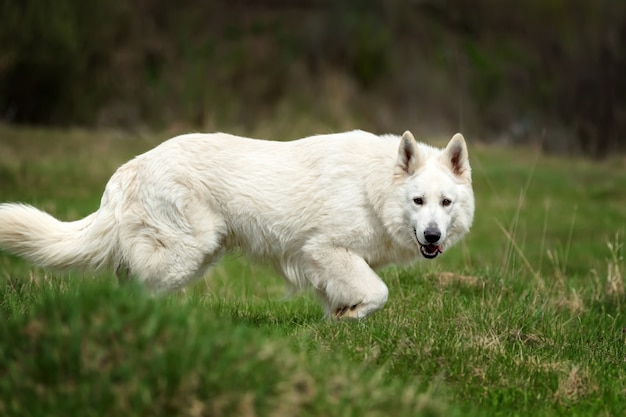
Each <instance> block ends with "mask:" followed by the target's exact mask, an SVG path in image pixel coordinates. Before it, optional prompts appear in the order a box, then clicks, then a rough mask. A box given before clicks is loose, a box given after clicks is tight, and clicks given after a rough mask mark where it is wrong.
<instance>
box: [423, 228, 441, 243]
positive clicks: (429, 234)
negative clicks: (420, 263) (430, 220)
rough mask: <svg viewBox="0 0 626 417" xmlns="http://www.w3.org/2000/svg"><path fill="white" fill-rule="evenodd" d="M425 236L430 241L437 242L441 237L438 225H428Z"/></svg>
mask: <svg viewBox="0 0 626 417" xmlns="http://www.w3.org/2000/svg"><path fill="white" fill-rule="evenodd" d="M424 238H425V239H426V242H428V243H436V242H438V241H439V238H441V231H440V230H439V228H438V227H437V226H428V227H427V228H426V230H424Z"/></svg>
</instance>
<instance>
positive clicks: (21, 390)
mask: <svg viewBox="0 0 626 417" xmlns="http://www.w3.org/2000/svg"><path fill="white" fill-rule="evenodd" d="M243 133H247V134H254V133H255V132H243ZM291 133H292V132H280V134H279V135H278V136H279V137H289V136H295V135H292V134H291ZM165 137H166V136H165V135H163V136H147V137H146V136H141V135H124V134H119V133H115V132H109V133H106V132H89V131H62V132H60V131H44V130H41V131H38V130H14V129H10V128H7V127H2V126H0V200H1V201H23V202H28V203H31V204H34V205H36V206H38V207H41V208H43V209H45V210H47V211H49V212H50V213H52V214H54V215H56V216H58V217H60V218H62V219H68V220H69V219H76V218H79V217H82V216H84V215H87V214H89V213H91V212H92V211H94V210H95V209H96V208H97V207H98V203H99V198H100V195H101V192H102V190H103V188H104V185H105V183H106V181H107V179H108V177H109V176H110V175H111V174H112V172H113V171H114V169H115V168H116V167H117V166H118V165H119V164H121V163H122V162H124V161H125V160H127V159H129V158H130V157H132V156H133V155H135V154H137V153H140V152H143V151H145V150H147V149H149V148H150V147H152V146H153V145H154V144H156V143H157V142H159V141H160V140H163V139H165ZM467 139H468V143H469V146H470V156H471V161H472V166H473V170H474V187H475V191H476V196H477V197H476V200H477V212H476V219H475V224H474V228H473V230H472V231H471V232H470V234H469V235H468V237H467V238H466V239H465V241H464V242H463V243H462V244H460V245H459V246H458V247H456V248H454V249H453V250H451V251H449V253H446V254H445V255H444V256H442V257H440V258H438V259H437V260H436V261H431V262H420V263H417V264H415V265H414V266H412V267H410V268H397V267H389V268H387V269H385V270H384V271H381V274H382V276H383V278H384V280H385V281H386V282H387V284H388V286H389V288H390V299H389V303H388V304H387V306H386V307H385V308H384V309H383V310H381V311H380V312H378V313H376V314H375V315H374V316H373V317H371V318H370V319H368V320H366V321H362V322H335V321H325V320H323V319H322V310H321V308H320V307H319V306H318V304H317V303H316V301H315V300H314V298H313V297H312V296H311V295H310V294H300V295H296V296H295V297H293V298H291V299H288V300H283V299H282V296H283V286H282V282H281V280H280V279H279V278H278V277H277V276H276V274H274V273H273V272H272V271H271V270H269V269H267V268H266V267H264V266H259V265H253V264H250V263H248V262H247V261H246V260H245V259H244V258H242V257H241V256H239V255H238V254H232V255H229V256H228V257H227V259H225V260H224V261H223V262H222V263H221V264H220V265H218V266H217V267H216V268H215V269H213V270H212V272H211V273H210V274H209V275H208V276H207V277H206V278H205V279H204V280H203V281H202V282H200V283H198V284H197V285H196V286H194V287H193V288H190V289H188V290H186V291H184V292H181V293H178V294H174V295H171V296H168V297H163V298H150V297H148V296H146V295H145V294H144V293H143V292H142V290H141V288H136V287H133V286H129V287H123V288H119V287H117V285H116V283H115V280H114V279H113V277H112V275H107V274H104V275H98V276H96V277H94V276H93V274H90V273H80V272H76V273H68V272H61V273H59V272H52V271H47V270H44V269H41V268H36V267H33V266H31V265H29V264H28V263H26V262H24V261H22V260H19V259H17V258H15V257H12V256H9V255H6V254H0V282H1V285H2V290H1V292H0V314H1V317H2V320H1V321H0V415H3V416H66V415H81V416H102V415H123V416H139V415H164V416H165V415H167V416H174V415H177V416H178V415H180V416H289V415H293V416H296V415H298V416H331V415H332V416H334V415H337V416H352V415H354V416H357V415H359V416H363V415H366V416H468V415H469V416H472V415H475V416H498V415H500V416H515V415H520V416H522V415H523V416H528V415H532V416H556V415H568V416H582V415H590V416H591V415H593V416H612V415H623V414H624V411H625V410H626V404H625V403H624V398H626V317H625V316H624V312H625V308H626V289H625V278H624V269H625V266H626V265H625V262H624V251H625V250H624V247H623V241H624V232H625V230H626V191H625V190H626V160H624V159H623V158H614V159H611V160H609V161H606V162H603V163H593V162H590V161H584V160H571V159H557V158H548V157H543V156H540V155H539V154H537V153H536V152H534V151H533V150H528V149H503V148H485V147H482V146H480V145H477V144H475V143H473V142H472V138H471V137H468V138H467ZM94 278H95V279H94Z"/></svg>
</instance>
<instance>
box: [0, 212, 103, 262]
mask: <svg viewBox="0 0 626 417" xmlns="http://www.w3.org/2000/svg"><path fill="white" fill-rule="evenodd" d="M102 217H103V215H102V213H101V212H98V211H97V212H95V213H93V214H91V215H89V216H87V217H85V218H84V219H81V220H77V221H73V222H62V221H59V220H57V219H55V218H54V217H52V216H51V215H49V214H47V213H44V212H43V211H40V210H38V209H36V208H35V207H32V206H29V205H26V204H14V203H8V204H0V249H4V250H6V251H8V252H11V253H13V254H15V255H19V256H22V257H24V258H26V259H28V260H30V261H31V262H34V263H36V264H38V265H40V266H44V267H49V268H58V269H74V268H75V269H100V268H102V267H106V266H110V263H111V262H112V257H113V250H114V241H115V236H114V235H113V233H112V227H113V225H112V223H111V222H107V221H104V220H105V219H103V218H102Z"/></svg>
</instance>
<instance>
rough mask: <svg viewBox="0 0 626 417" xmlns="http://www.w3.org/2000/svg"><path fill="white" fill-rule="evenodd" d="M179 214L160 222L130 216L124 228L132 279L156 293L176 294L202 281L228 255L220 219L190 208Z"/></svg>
mask: <svg viewBox="0 0 626 417" xmlns="http://www.w3.org/2000/svg"><path fill="white" fill-rule="evenodd" d="M196 207H197V206H196ZM177 214H178V216H176V217H174V218H172V217H170V218H163V219H161V220H160V221H156V220H155V219H154V217H152V218H149V217H148V216H136V217H134V218H131V217H130V216H128V217H127V218H126V220H127V222H126V223H125V224H124V226H123V227H121V230H123V231H124V236H121V237H120V247H121V252H122V259H123V261H122V262H124V263H125V265H127V266H128V270H129V272H130V274H131V275H133V276H134V277H135V278H136V279H137V280H138V281H140V282H141V283H143V284H144V285H145V286H146V287H148V288H149V289H150V290H151V291H153V292H156V293H162V292H170V291H175V290H178V289H180V288H182V287H184V286H185V285H187V284H189V283H191V282H193V281H194V280H197V279H199V278H202V276H203V275H204V273H205V272H206V271H207V269H208V268H209V267H210V266H211V265H213V264H215V263H217V262H218V261H219V260H220V259H221V257H222V256H223V255H224V253H225V251H226V249H225V248H224V246H223V236H224V233H225V228H226V226H225V224H224V222H223V221H222V219H221V218H219V216H217V215H215V214H213V213H212V212H210V211H207V210H204V211H200V210H199V209H191V208H190V209H188V210H186V211H184V212H183V211H179V213H177ZM144 219H150V222H148V221H146V220H144Z"/></svg>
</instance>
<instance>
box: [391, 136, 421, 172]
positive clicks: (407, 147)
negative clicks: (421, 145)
mask: <svg viewBox="0 0 626 417" xmlns="http://www.w3.org/2000/svg"><path fill="white" fill-rule="evenodd" d="M419 159H420V158H419V153H418V148H417V141H416V140H415V138H414V137H413V134H412V133H411V132H409V131H408V130H407V131H406V132H404V134H403V135H402V139H400V147H399V148H398V159H397V161H396V169H395V174H396V177H404V176H411V175H413V173H415V171H417V168H419V165H420V160H419Z"/></svg>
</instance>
